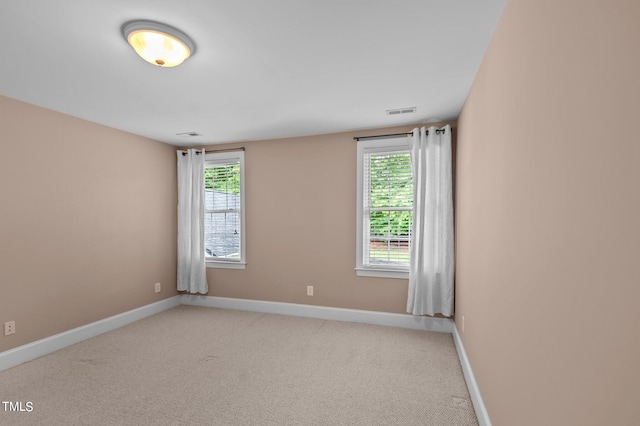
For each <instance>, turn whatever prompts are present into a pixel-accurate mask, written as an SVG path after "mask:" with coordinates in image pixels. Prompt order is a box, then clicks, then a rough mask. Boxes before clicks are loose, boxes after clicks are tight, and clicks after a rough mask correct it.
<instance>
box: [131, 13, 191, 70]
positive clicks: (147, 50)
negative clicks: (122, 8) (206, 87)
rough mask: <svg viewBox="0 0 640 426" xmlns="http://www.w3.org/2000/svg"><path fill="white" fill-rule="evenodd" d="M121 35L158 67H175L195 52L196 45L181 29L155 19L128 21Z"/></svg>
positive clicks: (137, 51) (144, 57)
mask: <svg viewBox="0 0 640 426" xmlns="http://www.w3.org/2000/svg"><path fill="white" fill-rule="evenodd" d="M122 35H123V36H124V38H125V40H127V42H128V43H129V44H130V45H131V47H133V49H134V50H135V51H136V53H137V54H138V55H140V57H141V58H142V59H144V60H145V61H147V62H149V63H150V64H153V65H157V66H159V67H165V68H166V67H175V66H178V65H180V64H181V63H182V62H184V60H186V59H187V58H188V57H189V56H191V55H193V54H194V53H195V52H196V45H195V44H194V43H193V40H191V39H190V38H189V36H187V35H186V34H185V33H183V32H182V31H180V30H178V29H176V28H173V27H170V26H169V25H166V24H162V23H160V22H155V21H146V20H136V21H129V22H127V23H125V24H124V25H123V26H122Z"/></svg>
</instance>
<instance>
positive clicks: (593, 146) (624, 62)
mask: <svg viewBox="0 0 640 426" xmlns="http://www.w3.org/2000/svg"><path fill="white" fill-rule="evenodd" d="M639 23H640V2H638V1H635V0H626V1H625V0H610V1H606V2H605V1H595V0H590V1H585V0H553V1H551V0H542V1H541V0H511V1H509V2H508V4H507V6H506V8H505V11H504V14H503V16H502V19H501V21H500V23H499V25H498V27H497V30H496V32H495V35H494V37H493V40H492V42H491V44H490V46H489V49H488V51H487V53H486V56H485V58H484V61H483V63H482V66H481V68H480V70H479V72H478V74H477V76H476V79H475V82H474V84H473V88H472V90H471V93H470V94H469V97H468V99H467V101H466V103H465V106H464V108H463V111H462V114H461V116H460V119H459V122H458V131H459V134H458V160H457V165H458V169H457V170H458V172H457V178H458V196H457V270H456V274H457V275H456V277H457V293H456V296H457V303H456V309H457V310H456V321H457V326H458V329H460V328H461V318H462V316H464V317H465V331H464V333H462V339H463V342H464V344H465V347H466V350H467V352H468V355H469V358H470V362H471V365H472V367H473V370H474V372H475V374H476V378H477V380H478V384H479V387H480V391H481V393H482V396H483V398H484V401H485V403H486V405H487V408H488V411H489V415H490V416H491V419H492V421H493V424H494V425H496V426H511V425H519V426H526V425H536V426H537V425H581V426H585V425H594V426H595V425H636V424H638V422H639V421H640V388H639V387H638V383H640V308H639V306H638V305H639V303H640V136H639V135H640V133H639V132H638V128H637V122H638V117H639V116H640V55H639V52H640V50H639V48H640V44H639V41H640V25H639Z"/></svg>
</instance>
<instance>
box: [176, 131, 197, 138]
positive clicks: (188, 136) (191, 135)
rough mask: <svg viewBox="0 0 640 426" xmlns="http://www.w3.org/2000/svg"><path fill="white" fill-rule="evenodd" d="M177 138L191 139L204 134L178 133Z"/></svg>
mask: <svg viewBox="0 0 640 426" xmlns="http://www.w3.org/2000/svg"><path fill="white" fill-rule="evenodd" d="M176 136H182V137H183V138H191V137H194V136H202V134H200V133H198V132H182V133H176Z"/></svg>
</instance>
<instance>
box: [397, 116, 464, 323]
mask: <svg viewBox="0 0 640 426" xmlns="http://www.w3.org/2000/svg"><path fill="white" fill-rule="evenodd" d="M436 130H437V129H436V128H435V127H430V128H429V129H428V130H427V129H425V128H424V127H423V128H421V129H419V130H418V129H417V128H416V129H414V130H413V137H412V138H411V140H410V144H409V146H410V149H411V170H412V172H413V180H414V183H413V185H414V186H413V188H414V194H413V197H414V198H413V201H414V204H413V209H414V210H413V229H412V244H411V269H410V271H409V297H408V299H407V312H409V313H411V314H413V315H435V314H437V313H441V314H443V315H446V316H451V315H453V197H452V180H451V127H450V126H446V127H444V128H443V130H444V131H438V132H436Z"/></svg>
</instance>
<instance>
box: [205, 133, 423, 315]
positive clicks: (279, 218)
mask: <svg viewBox="0 0 640 426" xmlns="http://www.w3.org/2000/svg"><path fill="white" fill-rule="evenodd" d="M413 127H415V126H405V127H394V128H384V129H376V130H367V131H361V132H351V133H338V134H330V135H322V136H308V137H300V138H289V139H276V140H265V141H252V142H246V143H243V144H233V145H215V146H212V147H210V148H211V149H222V148H228V147H234V146H244V147H245V150H246V151H245V169H246V170H245V173H246V176H245V179H246V194H245V195H246V205H247V207H246V215H247V218H246V220H247V268H246V269H245V270H230V269H212V268H209V269H208V270H207V278H208V281H209V295H210V296H222V297H237V298H245V299H257V300H269V301H278V302H289V303H303V304H310V305H322V306H332V307H341V308H353V309H365V310H373V311H384V312H397V313H404V312H406V304H407V280H406V279H386V278H370V277H358V276H356V274H355V271H354V268H355V265H356V259H355V253H356V245H355V244H356V241H355V240H356V142H355V141H354V140H353V137H354V136H365V135H366V136H369V135H379V134H389V133H398V132H405V131H410V130H411V129H412V128H413ZM307 285H313V286H314V296H312V297H309V296H307V295H306V288H307V287H306V286H307Z"/></svg>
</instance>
